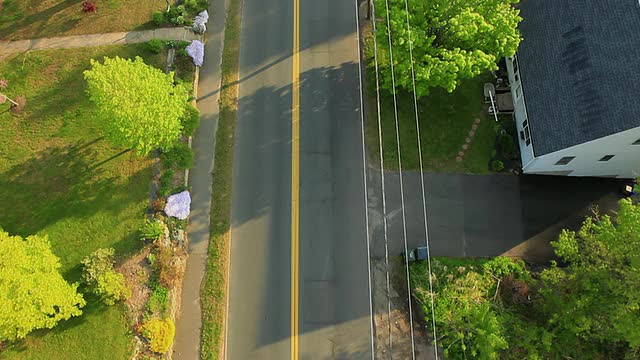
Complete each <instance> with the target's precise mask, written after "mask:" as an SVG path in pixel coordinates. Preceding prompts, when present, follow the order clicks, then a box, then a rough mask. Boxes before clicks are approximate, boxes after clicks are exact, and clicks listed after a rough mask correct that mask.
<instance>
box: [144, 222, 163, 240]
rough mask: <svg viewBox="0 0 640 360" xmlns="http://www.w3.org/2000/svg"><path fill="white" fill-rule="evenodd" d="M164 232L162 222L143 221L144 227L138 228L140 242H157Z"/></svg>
mask: <svg viewBox="0 0 640 360" xmlns="http://www.w3.org/2000/svg"><path fill="white" fill-rule="evenodd" d="M163 232H164V226H163V225H162V222H160V221H159V220H156V219H145V220H144V225H142V227H141V228H140V239H141V240H158V239H160V237H161V236H162V233H163Z"/></svg>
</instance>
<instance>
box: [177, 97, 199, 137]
mask: <svg viewBox="0 0 640 360" xmlns="http://www.w3.org/2000/svg"><path fill="white" fill-rule="evenodd" d="M181 122H182V133H183V134H184V135H186V136H191V135H193V133H194V132H195V131H196V129H197V128H198V126H199V125H200V111H199V110H198V109H196V108H195V107H194V106H192V105H190V104H189V105H187V107H186V111H185V112H184V115H183V116H182V119H181Z"/></svg>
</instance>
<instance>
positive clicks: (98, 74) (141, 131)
mask: <svg viewBox="0 0 640 360" xmlns="http://www.w3.org/2000/svg"><path fill="white" fill-rule="evenodd" d="M84 77H85V79H86V80H87V83H88V89H87V92H88V94H89V98H90V99H91V100H92V101H93V102H94V103H95V104H96V106H97V109H98V116H99V118H100V121H101V124H102V125H103V127H104V130H105V132H106V134H107V136H108V138H109V139H110V140H111V141H112V142H113V143H115V144H116V145H120V146H126V147H129V148H133V149H135V150H136V151H137V152H138V153H139V154H147V153H149V152H150V151H151V150H153V149H154V148H157V147H161V148H170V147H171V146H173V144H174V143H175V141H176V140H177V139H178V137H179V136H180V131H181V130H182V125H181V122H180V118H181V117H182V116H183V114H184V112H185V107H186V105H187V100H188V96H189V95H188V92H187V89H186V88H185V87H184V86H182V85H177V86H176V85H175V84H174V79H173V73H169V74H165V73H163V72H162V71H161V70H159V69H156V68H154V67H152V66H149V65H147V64H145V63H144V61H143V60H142V59H141V58H140V57H136V58H135V60H131V59H122V58H120V57H117V56H116V57H115V58H105V59H104V63H100V62H98V61H95V60H92V61H91V69H90V70H87V71H85V72H84Z"/></svg>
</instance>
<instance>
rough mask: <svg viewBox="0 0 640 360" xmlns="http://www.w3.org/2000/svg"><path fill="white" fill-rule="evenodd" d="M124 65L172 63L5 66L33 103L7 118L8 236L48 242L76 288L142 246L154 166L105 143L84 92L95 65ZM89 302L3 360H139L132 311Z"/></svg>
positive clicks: (0, 176)
mask: <svg viewBox="0 0 640 360" xmlns="http://www.w3.org/2000/svg"><path fill="white" fill-rule="evenodd" d="M115 55H119V56H121V57H133V56H135V55H141V56H142V57H143V58H145V60H146V61H147V63H150V64H153V65H156V66H160V67H161V65H162V63H163V54H158V55H154V54H150V53H148V52H146V50H145V48H144V45H136V46H126V47H123V46H112V47H99V48H88V49H73V50H59V51H39V52H30V53H26V54H21V55H16V56H14V57H10V58H8V59H6V60H4V61H3V62H0V78H6V79H7V80H8V81H9V87H8V88H7V89H6V93H7V94H8V95H9V96H15V95H21V94H22V95H26V98H27V106H26V108H25V111H24V112H23V113H21V114H19V115H14V114H12V113H11V112H9V111H5V110H7V109H8V105H7V104H5V105H2V108H1V109H0V128H1V129H2V131H0V199H2V201H1V202H0V227H3V228H4V229H5V230H7V231H8V232H9V233H12V234H20V235H23V236H25V235H29V234H34V233H38V234H47V235H48V236H49V239H50V241H51V244H52V248H53V251H54V253H55V254H56V255H57V256H59V257H60V259H61V262H62V269H61V271H62V274H63V276H64V277H65V278H66V279H67V280H69V281H78V280H79V279H80V261H81V260H82V258H83V257H85V256H86V255H88V254H90V253H91V252H93V251H94V250H96V249H98V248H102V247H114V248H115V249H116V250H117V252H118V254H119V255H127V254H130V253H131V252H133V251H134V250H136V249H138V248H139V246H140V245H141V244H140V243H139V241H138V239H137V229H138V228H139V226H140V224H141V222H142V219H143V214H144V212H145V210H146V207H147V205H148V194H149V186H150V185H149V183H150V179H151V162H150V160H149V159H146V158H144V159H141V158H138V157H136V156H135V154H134V153H133V152H124V151H123V149H120V148H114V147H113V146H111V145H110V144H109V143H108V142H107V141H106V140H104V139H102V137H101V136H100V132H99V131H98V124H97V123H96V121H95V117H94V116H92V115H93V112H94V110H93V107H92V104H91V103H90V102H89V101H88V99H87V96H86V95H85V92H84V91H85V81H84V79H83V75H82V71H83V70H85V69H88V68H89V60H90V59H91V58H96V59H102V57H103V56H115ZM85 298H87V300H88V304H87V306H86V307H85V308H84V310H83V311H84V314H83V315H82V316H80V317H77V318H72V319H70V320H69V321H66V322H62V323H60V324H59V325H58V326H57V327H55V328H54V329H52V330H46V331H45V330H43V331H36V332H35V333H33V334H31V335H29V336H28V337H27V338H26V339H25V340H24V341H21V342H19V343H18V344H16V345H15V346H13V347H10V348H8V349H6V350H4V351H3V352H2V354H0V358H2V359H106V358H109V359H124V358H129V357H130V356H129V355H130V354H129V353H130V351H131V339H132V337H131V334H130V333H129V332H130V329H129V325H128V320H127V319H126V312H125V309H124V305H120V306H115V307H111V308H105V307H102V306H100V305H98V304H97V302H96V301H93V300H92V299H91V297H87V296H85Z"/></svg>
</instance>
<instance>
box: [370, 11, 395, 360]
mask: <svg viewBox="0 0 640 360" xmlns="http://www.w3.org/2000/svg"><path fill="white" fill-rule="evenodd" d="M371 24H372V27H373V29H372V30H373V54H374V55H373V59H374V64H375V72H376V110H377V111H376V113H377V115H378V143H379V149H380V183H381V188H382V220H383V229H384V261H385V266H386V276H387V318H388V319H389V321H388V323H389V358H390V359H393V336H392V332H391V286H390V280H389V244H388V231H387V229H388V227H387V196H386V193H385V185H384V156H383V154H384V153H383V147H382V119H381V118H380V77H379V74H378V41H377V40H376V7H375V3H374V1H373V0H371Z"/></svg>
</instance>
